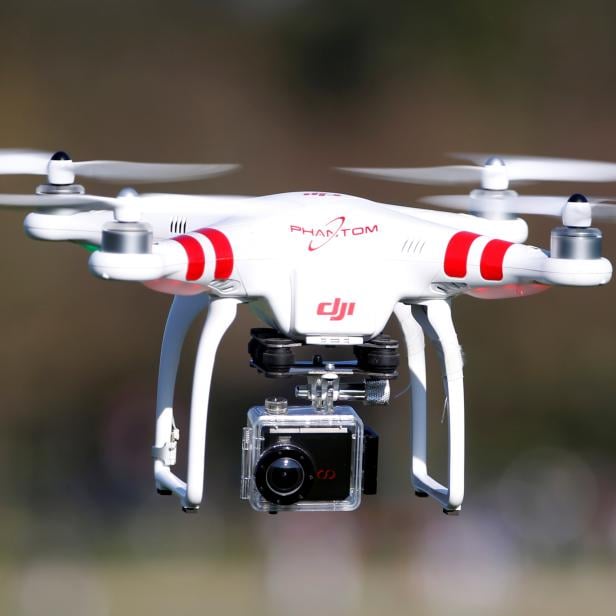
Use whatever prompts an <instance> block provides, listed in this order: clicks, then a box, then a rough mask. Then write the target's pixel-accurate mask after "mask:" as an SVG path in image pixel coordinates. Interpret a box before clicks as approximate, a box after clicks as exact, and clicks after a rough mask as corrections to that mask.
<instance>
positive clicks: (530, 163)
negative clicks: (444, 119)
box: [338, 153, 616, 190]
mask: <svg viewBox="0 0 616 616" xmlns="http://www.w3.org/2000/svg"><path fill="white" fill-rule="evenodd" d="M452 156H454V157H455V158H460V159H463V160H469V161H471V162H473V163H475V164H474V165H446V166H440V167H416V168H411V167H402V168H367V167H339V168H338V169H339V170H341V171H346V172H348V173H355V174H358V175H364V176H370V177H376V178H380V179H384V180H394V181H399V182H410V183H413V184H436V185H447V184H479V185H480V186H481V188H483V189H486V190H507V188H508V187H509V183H510V182H519V181H525V182H530V181H548V182H616V164H615V163H604V162H598V161H588V160H570V159H565V158H546V157H540V156H537V157H530V156H509V155H498V156H493V155H489V154H472V153H471V154H464V153H460V154H453V155H452Z"/></svg>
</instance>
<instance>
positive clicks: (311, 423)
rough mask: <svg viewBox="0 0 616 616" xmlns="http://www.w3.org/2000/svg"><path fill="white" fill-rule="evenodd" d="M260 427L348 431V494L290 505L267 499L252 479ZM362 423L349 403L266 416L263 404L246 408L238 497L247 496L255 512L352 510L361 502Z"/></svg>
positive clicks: (261, 439) (259, 451)
mask: <svg viewBox="0 0 616 616" xmlns="http://www.w3.org/2000/svg"><path fill="white" fill-rule="evenodd" d="M264 428H268V429H272V428H273V429H282V430H284V429H300V430H302V431H305V432H306V433H311V432H320V431H324V429H328V430H340V431H347V432H349V433H350V434H351V437H352V439H351V460H350V464H351V481H350V486H349V496H348V497H347V498H346V499H345V500H337V501H317V500H314V501H309V500H301V501H298V502H296V503H294V504H293V505H279V504H275V503H271V502H269V501H267V500H266V499H265V498H264V497H263V496H262V495H261V493H260V492H259V490H258V489H257V487H256V485H255V481H254V472H255V466H256V464H257V461H258V460H259V458H260V456H261V454H262V453H263V444H264V440H265V439H264V437H263V432H264ZM363 443H364V424H363V422H362V420H361V418H360V417H359V415H358V414H357V413H356V412H355V411H354V410H353V408H351V407H350V406H336V407H334V412H333V413H329V414H322V413H318V412H317V411H316V409H315V408H314V407H312V406H291V407H289V409H288V412H287V413H286V414H284V415H270V414H268V413H267V411H266V409H265V407H263V406H255V407H252V408H251V409H250V410H249V411H248V425H247V426H246V427H245V428H244V430H243V434H242V477H241V492H240V496H241V498H243V499H247V500H248V501H249V502H250V505H251V506H252V508H253V509H255V510H256V511H264V512H272V511H353V510H354V509H357V508H358V507H359V505H360V503H361V494H362V460H363V450H364V446H363Z"/></svg>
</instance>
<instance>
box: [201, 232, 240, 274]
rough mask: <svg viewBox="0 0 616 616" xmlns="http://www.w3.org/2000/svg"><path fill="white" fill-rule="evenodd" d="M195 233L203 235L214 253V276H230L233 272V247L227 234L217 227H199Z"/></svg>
mask: <svg viewBox="0 0 616 616" xmlns="http://www.w3.org/2000/svg"><path fill="white" fill-rule="evenodd" d="M197 233H201V235H205V237H207V239H208V240H210V242H212V246H213V247H214V252H215V253H216V269H215V270H214V278H217V279H220V278H230V276H231V273H232V272H233V248H231V243H230V242H229V240H228V238H227V236H226V235H225V234H224V233H223V232H222V231H219V230H218V229H209V228H208V229H199V230H198V231H197Z"/></svg>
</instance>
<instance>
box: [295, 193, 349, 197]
mask: <svg viewBox="0 0 616 616" xmlns="http://www.w3.org/2000/svg"><path fill="white" fill-rule="evenodd" d="M340 196H342V195H340V193H324V192H305V193H304V197H340Z"/></svg>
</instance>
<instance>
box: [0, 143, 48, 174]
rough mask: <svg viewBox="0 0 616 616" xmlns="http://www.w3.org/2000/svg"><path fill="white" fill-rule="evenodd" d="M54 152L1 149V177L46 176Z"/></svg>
mask: <svg viewBox="0 0 616 616" xmlns="http://www.w3.org/2000/svg"><path fill="white" fill-rule="evenodd" d="M52 156H53V152H42V151H40V150H10V149H0V175H46V174H47V165H48V164H49V160H50V158H51V157H52Z"/></svg>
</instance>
